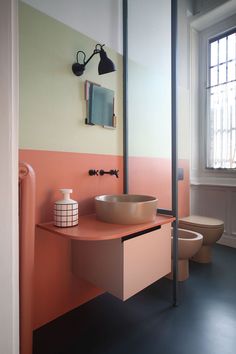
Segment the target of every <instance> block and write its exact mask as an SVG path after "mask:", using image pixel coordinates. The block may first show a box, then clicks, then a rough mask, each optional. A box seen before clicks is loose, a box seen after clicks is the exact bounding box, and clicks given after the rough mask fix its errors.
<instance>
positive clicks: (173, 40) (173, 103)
mask: <svg viewBox="0 0 236 354" xmlns="http://www.w3.org/2000/svg"><path fill="white" fill-rule="evenodd" d="M176 64H177V0H171V117H172V118H171V121H172V128H171V135H172V210H173V216H174V217H175V218H176V220H175V221H174V223H173V306H177V305H178V173H177V170H178V139H177V137H178V130H177V99H176V97H177V78H176V77H177V73H176Z"/></svg>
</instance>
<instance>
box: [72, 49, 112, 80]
mask: <svg viewBox="0 0 236 354" xmlns="http://www.w3.org/2000/svg"><path fill="white" fill-rule="evenodd" d="M104 45H105V44H103V45H101V44H96V46H95V49H94V51H93V53H92V55H91V56H90V57H89V58H88V60H86V54H85V53H84V52H83V51H82V50H79V51H78V52H77V54H76V63H74V64H73V65H72V71H73V73H74V74H75V75H76V76H81V75H83V73H84V70H85V67H86V65H87V64H88V62H89V61H90V60H91V59H92V57H93V56H94V55H95V54H100V62H99V64H98V73H99V75H102V74H107V73H111V72H112V71H115V70H116V69H115V65H114V63H113V62H112V61H111V59H109V58H108V57H107V53H106V52H105V50H104V49H103V47H104ZM79 54H82V55H83V57H84V58H83V63H82V64H81V63H79Z"/></svg>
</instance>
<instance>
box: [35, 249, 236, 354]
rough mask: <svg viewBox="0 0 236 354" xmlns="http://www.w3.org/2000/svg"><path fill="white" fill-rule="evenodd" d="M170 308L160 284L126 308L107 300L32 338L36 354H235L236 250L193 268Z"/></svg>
mask: <svg viewBox="0 0 236 354" xmlns="http://www.w3.org/2000/svg"><path fill="white" fill-rule="evenodd" d="M190 272H191V277H190V278H189V280H187V281H186V282H184V283H181V284H180V286H179V298H180V303H179V306H178V307H175V308H174V307H172V305H171V296H172V287H171V281H170V280H168V279H162V280H160V281H158V282H156V283H155V284H153V285H151V286H150V287H148V288H147V289H145V290H144V291H142V292H141V293H139V294H137V295H135V296H134V297H132V298H131V299H129V300H127V301H126V302H124V303H123V302H121V301H120V300H117V299H116V298H114V297H113V296H111V295H109V294H107V293H106V294H104V295H101V296H99V297H97V298H96V299H94V300H92V301H90V302H88V303H87V304H85V305H83V306H81V307H79V308H78V309H76V310H74V311H71V312H70V313H68V314H66V315H65V316H62V317H60V318H58V319H57V320H55V321H53V322H51V323H49V324H47V325H46V326H44V327H41V328H40V329H38V330H37V331H35V332H34V354H95V353H96V354H126V353H127V354H189V353H191V354H235V353H236V249H233V248H229V247H225V246H220V245H217V246H215V248H214V254H213V263H212V264H208V265H203V264H197V263H193V262H191V266H190Z"/></svg>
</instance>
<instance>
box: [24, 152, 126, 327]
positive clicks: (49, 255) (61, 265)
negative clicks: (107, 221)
mask: <svg viewBox="0 0 236 354" xmlns="http://www.w3.org/2000/svg"><path fill="white" fill-rule="evenodd" d="M19 158H20V160H21V161H27V162H28V163H29V164H30V165H31V166H32V167H33V169H34V171H35V175H36V223H42V222H47V221H51V220H52V218H53V202H54V201H55V200H57V199H60V198H61V196H60V193H59V192H58V189H59V188H72V189H73V194H72V198H73V199H75V200H78V201H79V213H80V215H83V214H88V213H92V212H93V211H94V207H93V197H94V196H95V195H99V194H104V193H106V194H109V193H122V191H123V183H122V182H123V176H122V170H123V168H122V157H120V156H111V155H96V154H94V155H93V154H79V153H68V152H52V151H39V150H20V156H19ZM101 168H102V169H104V170H110V169H113V168H115V169H119V171H120V177H119V178H118V179H117V178H116V177H115V176H109V175H105V176H103V177H101V176H94V177H91V176H89V175H88V170H89V169H101ZM70 267H71V259H70V241H68V240H65V239H63V238H60V237H57V236H55V235H52V234H50V233H47V232H45V231H41V230H39V229H37V228H36V240H35V276H34V278H35V281H34V328H38V327H40V326H42V325H43V324H45V323H47V322H49V321H51V320H53V319H55V318H56V317H58V316H60V315H62V314H63V313H65V312H67V311H70V310H71V309H73V308H75V307H77V306H79V305H80V304H82V303H83V302H86V301H88V300H89V299H91V298H93V297H94V296H97V295H98V294H100V293H101V290H99V289H96V288H95V287H93V286H91V285H90V284H88V283H87V282H85V281H83V280H82V279H79V280H78V279H76V278H75V277H74V276H73V274H72V273H71V268H70Z"/></svg>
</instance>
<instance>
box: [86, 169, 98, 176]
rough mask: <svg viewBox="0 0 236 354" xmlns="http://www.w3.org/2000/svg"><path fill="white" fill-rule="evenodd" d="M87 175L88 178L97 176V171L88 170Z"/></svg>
mask: <svg viewBox="0 0 236 354" xmlns="http://www.w3.org/2000/svg"><path fill="white" fill-rule="evenodd" d="M88 174H89V176H98V170H89V171H88Z"/></svg>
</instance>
